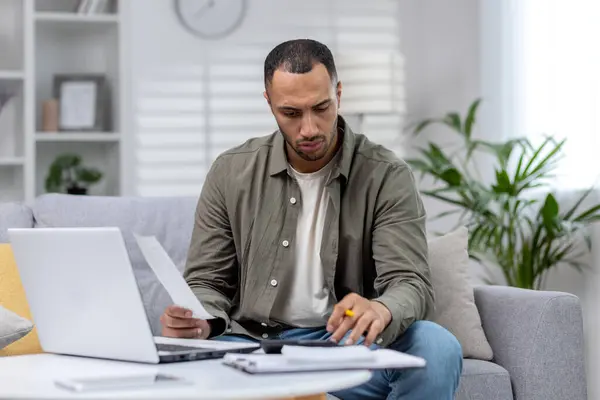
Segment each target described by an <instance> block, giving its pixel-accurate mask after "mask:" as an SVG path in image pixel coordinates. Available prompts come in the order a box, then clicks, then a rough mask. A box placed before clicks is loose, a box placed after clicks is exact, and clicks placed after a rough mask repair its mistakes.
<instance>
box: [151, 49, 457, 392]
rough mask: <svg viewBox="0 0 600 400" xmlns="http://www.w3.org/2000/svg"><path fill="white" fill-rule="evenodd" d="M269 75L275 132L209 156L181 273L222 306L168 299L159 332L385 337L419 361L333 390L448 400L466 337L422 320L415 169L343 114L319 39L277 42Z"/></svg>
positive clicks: (422, 252)
mask: <svg viewBox="0 0 600 400" xmlns="http://www.w3.org/2000/svg"><path fill="white" fill-rule="evenodd" d="M264 79H265V92H264V97H265V99H266V100H267V102H268V104H269V106H270V108H271V111H272V112H273V115H274V117H275V120H276V121H277V124H278V126H279V130H278V131H277V132H275V133H273V134H271V135H269V136H266V137H261V138H255V139H251V140H249V141H247V142H246V143H244V144H242V145H240V146H238V147H236V148H234V149H231V150H229V151H227V152H225V153H223V154H222V155H221V156H220V157H218V159H217V160H216V161H215V162H214V164H213V165H212V167H211V169H210V171H209V173H208V174H207V177H206V181H205V184H204V186H203V188H202V193H201V196H200V199H199V202H198V206H197V210H196V220H195V226H194V230H193V234H192V240H191V246H190V250H189V255H188V261H187V265H186V270H185V274H184V276H185V278H186V280H187V282H188V284H189V285H190V287H191V288H192V290H193V291H194V293H195V294H196V296H198V298H199V299H200V300H201V302H202V303H203V304H204V306H205V307H206V308H207V310H208V311H209V312H210V313H212V314H213V315H214V316H216V317H217V318H216V319H215V320H210V321H200V320H195V319H193V318H191V317H190V313H189V311H186V310H184V309H181V308H179V307H176V306H171V307H169V308H167V310H166V311H165V313H164V314H163V316H162V317H161V322H162V325H163V335H165V336H172V337H180V338H203V339H204V338H215V339H218V340H238V341H240V340H242V341H243V340H250V341H256V340H261V339H262V338H282V339H290V338H293V339H322V340H334V341H336V342H338V343H340V344H344V345H352V344H361V345H363V344H364V345H367V346H373V347H376V346H385V347H389V348H392V349H395V350H398V351H402V352H406V353H409V354H414V355H417V356H420V357H423V358H425V359H426V360H427V367H426V368H423V369H411V370H385V371H376V372H375V373H374V376H373V378H372V380H370V381H369V382H368V383H366V384H364V385H362V386H359V387H357V388H353V389H350V390H344V391H340V392H338V393H334V394H335V395H336V396H338V397H340V398H343V399H385V398H388V399H412V400H415V399H428V400H431V399H436V400H442V399H452V398H454V392H455V390H456V388H457V386H458V381H459V378H460V374H461V369H462V351H461V347H460V345H459V344H458V342H457V340H456V338H454V336H452V335H451V334H450V333H449V332H448V331H446V330H445V329H443V328H442V327H440V326H439V325H436V324H434V323H432V322H426V321H422V320H423V319H424V318H425V317H426V316H427V314H428V312H430V311H431V310H432V308H433V292H432V286H431V282H430V279H429V267H428V264H427V241H426V233H425V210H424V209H423V204H422V202H421V199H420V197H419V194H418V191H417V188H416V186H415V182H414V179H413V175H412V173H411V171H410V170H409V168H408V167H407V165H406V164H405V163H404V162H403V161H401V160H399V159H398V158H397V157H396V156H395V155H394V154H393V153H392V152H391V151H389V150H387V149H385V148H383V147H382V146H379V145H376V144H374V143H372V142H370V141H369V140H368V139H367V138H366V137H365V136H363V135H360V134H355V133H353V132H352V130H351V129H350V127H349V126H348V124H347V123H346V122H345V120H344V119H343V118H342V117H341V116H339V115H338V109H339V107H340V104H341V98H342V84H341V82H339V81H338V77H337V73H336V69H335V64H334V60H333V57H332V55H331V52H330V51H329V49H328V48H327V47H326V46H324V45H323V44H321V43H318V42H316V41H312V40H292V41H288V42H285V43H282V44H280V45H278V46H277V47H275V48H274V49H273V50H272V51H271V52H270V53H269V55H268V56H267V58H266V60H265V66H264ZM346 310H352V312H353V314H354V316H352V317H348V316H346V315H345V311H346Z"/></svg>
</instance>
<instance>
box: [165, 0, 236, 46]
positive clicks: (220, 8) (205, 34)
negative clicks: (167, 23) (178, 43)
mask: <svg viewBox="0 0 600 400" xmlns="http://www.w3.org/2000/svg"><path fill="white" fill-rule="evenodd" d="M246 3H247V0H175V12H176V13H177V16H178V18H179V21H180V22H181V24H182V25H183V26H184V27H185V28H186V29H187V30H188V31H190V32H191V33H193V34H194V35H196V36H199V37H202V38H205V39H218V38H222V37H225V36H227V35H229V34H230V33H232V32H233V31H235V30H236V29H237V28H238V27H239V26H240V25H241V23H242V20H243V19H244V16H245V15H246V8H247V4H246Z"/></svg>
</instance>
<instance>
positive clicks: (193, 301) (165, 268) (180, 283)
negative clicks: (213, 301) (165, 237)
mask: <svg viewBox="0 0 600 400" xmlns="http://www.w3.org/2000/svg"><path fill="white" fill-rule="evenodd" d="M134 236H135V240H136V241H137V243H138V246H139V247H140V250H141V251H142V254H143V255H144V258H145V259H146V261H147V262H148V265H150V268H152V270H153V271H154V273H155V274H156V277H157V278H158V280H159V281H160V282H161V283H162V285H163V286H164V288H165V289H166V290H167V293H169V295H170V296H171V299H172V300H173V302H174V303H175V304H176V305H178V306H180V307H185V308H187V309H189V310H191V311H192V313H193V316H194V318H200V319H213V318H215V317H214V316H212V315H210V314H209V313H208V312H207V311H206V310H205V309H204V306H202V303H200V301H199V300H198V298H197V297H196V295H195V294H194V292H192V289H190V287H189V286H188V284H187V282H186V281H185V279H183V276H181V273H180V272H179V270H178V269H177V266H176V265H175V263H173V260H171V257H169V254H167V252H166V251H165V249H164V248H163V247H162V246H161V244H160V243H159V241H158V240H156V237H154V236H140V235H134Z"/></svg>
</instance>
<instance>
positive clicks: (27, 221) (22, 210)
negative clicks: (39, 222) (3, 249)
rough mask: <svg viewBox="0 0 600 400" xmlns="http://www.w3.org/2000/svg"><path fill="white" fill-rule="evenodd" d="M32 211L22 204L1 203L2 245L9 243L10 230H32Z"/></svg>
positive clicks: (0, 238)
mask: <svg viewBox="0 0 600 400" xmlns="http://www.w3.org/2000/svg"><path fill="white" fill-rule="evenodd" d="M32 226H33V216H32V213H31V209H30V208H29V207H27V206H26V205H24V204H22V203H0V243H8V242H9V240H8V234H7V232H6V230H7V229H8V228H31V227H32Z"/></svg>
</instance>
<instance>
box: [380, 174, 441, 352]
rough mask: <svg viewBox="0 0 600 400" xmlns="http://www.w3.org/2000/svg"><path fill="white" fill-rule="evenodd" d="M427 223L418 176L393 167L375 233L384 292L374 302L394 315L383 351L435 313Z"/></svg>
mask: <svg viewBox="0 0 600 400" xmlns="http://www.w3.org/2000/svg"><path fill="white" fill-rule="evenodd" d="M425 220H426V214H425V208H424V206H423V202H422V200H421V197H420V194H419V192H418V189H417V186H416V182H415V179H414V176H413V173H412V171H411V170H410V169H409V167H408V166H406V165H399V166H394V167H392V168H390V170H389V173H388V176H387V177H386V179H385V182H384V184H383V186H382V188H381V191H380V193H379V196H378V201H377V205H376V209H375V223H374V228H373V258H374V262H375V267H376V271H377V278H376V279H375V290H376V292H377V293H378V297H377V298H375V299H373V300H375V301H378V302H380V303H382V304H383V305H385V306H386V307H387V308H388V309H389V310H390V313H391V315H392V320H391V322H390V323H389V325H388V326H387V327H386V329H385V330H384V331H383V332H382V334H381V336H380V339H381V340H380V343H379V344H380V345H381V346H388V345H389V344H391V343H392V342H394V341H395V340H396V339H397V338H398V336H400V335H401V334H402V333H403V332H404V331H405V330H406V329H407V328H408V327H409V326H410V325H411V324H412V323H413V322H414V321H416V320H420V319H424V318H426V316H427V315H428V313H429V312H431V311H432V310H433V306H434V295H433V287H432V284H431V280H430V271H429V265H428V260H427V255H428V248H427V235H426V227H425V222H426V221H425Z"/></svg>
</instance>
